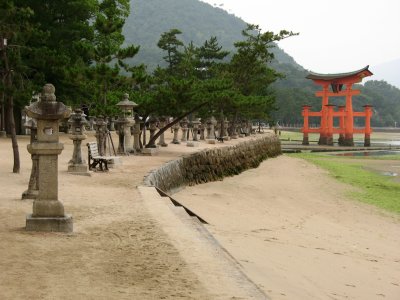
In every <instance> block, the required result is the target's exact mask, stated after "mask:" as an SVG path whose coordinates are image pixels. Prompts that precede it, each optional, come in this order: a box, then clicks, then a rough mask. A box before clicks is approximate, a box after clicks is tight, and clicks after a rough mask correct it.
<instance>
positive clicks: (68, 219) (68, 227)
mask: <svg viewBox="0 0 400 300" xmlns="http://www.w3.org/2000/svg"><path fill="white" fill-rule="evenodd" d="M26 230H27V231H50V232H72V231H73V221H72V216H70V215H65V216H64V217H53V218H49V217H47V218H46V217H32V215H27V216H26Z"/></svg>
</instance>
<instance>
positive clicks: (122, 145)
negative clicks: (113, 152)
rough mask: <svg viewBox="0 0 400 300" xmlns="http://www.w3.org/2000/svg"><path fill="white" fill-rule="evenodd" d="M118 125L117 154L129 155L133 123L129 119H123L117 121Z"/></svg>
mask: <svg viewBox="0 0 400 300" xmlns="http://www.w3.org/2000/svg"><path fill="white" fill-rule="evenodd" d="M116 123H117V124H118V150H117V153H118V154H120V155H129V152H130V150H132V146H131V147H129V146H130V145H129V143H130V141H131V139H130V138H129V137H130V136H131V127H132V123H131V122H130V120H129V119H128V118H125V117H121V118H119V119H118V121H116Z"/></svg>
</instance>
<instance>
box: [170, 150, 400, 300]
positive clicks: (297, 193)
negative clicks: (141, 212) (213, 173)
mask: <svg viewBox="0 0 400 300" xmlns="http://www.w3.org/2000/svg"><path fill="white" fill-rule="evenodd" d="M348 189H349V187H348V186H345V185H343V184H340V183H338V182H336V181H335V180H333V179H332V178H330V177H329V176H328V175H327V173H326V172H325V171H323V170H321V169H319V168H317V167H315V166H313V165H311V164H309V163H307V162H305V161H303V160H300V159H295V158H290V157H287V156H281V157H278V158H275V159H270V160H267V161H265V162H264V163H262V164H261V166H260V167H259V168H257V169H254V170H249V171H246V172H244V173H242V174H241V175H239V176H235V177H231V178H226V179H224V181H222V182H214V183H207V184H204V185H199V186H195V187H190V188H186V189H185V190H183V191H181V192H179V193H177V194H175V195H174V197H175V198H176V199H177V200H179V201H180V202H182V203H184V204H185V205H187V206H188V207H189V208H190V209H192V210H194V211H195V212H196V213H198V214H199V215H200V216H201V217H203V218H204V219H206V220H207V221H208V222H209V223H210V225H209V226H208V229H209V230H210V231H211V232H212V233H213V234H214V235H215V236H216V238H217V239H218V240H219V241H220V242H221V244H222V245H223V246H224V247H225V248H226V249H227V250H228V251H229V252H230V253H231V254H232V255H233V256H234V257H235V258H236V259H237V260H238V261H239V262H240V263H241V264H242V266H243V268H244V270H245V272H246V273H247V275H248V276H249V277H250V278H251V279H252V280H253V281H254V282H255V283H256V284H258V285H259V286H260V287H262V289H263V290H264V291H265V292H266V293H267V294H268V295H270V296H271V298H272V299H393V300H396V299H400V250H399V249H400V221H399V218H398V217H396V216H391V215H388V214H386V213H383V212H381V211H379V210H378V209H375V208H373V207H370V206H367V205H364V204H361V203H358V202H354V201H352V200H349V199H346V198H345V196H344V192H345V191H346V190H348Z"/></svg>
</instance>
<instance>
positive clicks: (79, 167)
mask: <svg viewBox="0 0 400 300" xmlns="http://www.w3.org/2000/svg"><path fill="white" fill-rule="evenodd" d="M68 123H69V124H70V125H71V134H70V136H69V138H70V139H71V140H72V141H73V143H74V152H73V154H72V159H71V160H70V161H69V162H68V172H69V173H72V174H79V175H90V174H89V173H88V166H87V164H86V161H85V160H84V159H83V158H82V149H81V144H82V141H83V140H85V139H86V138H87V136H86V135H85V134H84V126H85V125H87V124H88V121H87V120H86V118H85V114H84V113H83V111H82V110H81V109H75V111H74V113H73V114H72V115H71V118H70V119H69V120H68Z"/></svg>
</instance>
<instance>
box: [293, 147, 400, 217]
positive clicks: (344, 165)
mask: <svg viewBox="0 0 400 300" xmlns="http://www.w3.org/2000/svg"><path fill="white" fill-rule="evenodd" d="M290 156H293V157H298V158H303V159H305V160H307V161H309V162H311V163H313V164H316V165H317V166H320V167H321V168H324V169H326V170H328V171H329V173H330V174H331V175H332V176H333V177H334V178H336V179H337V180H339V181H341V182H344V183H347V184H350V185H352V186H354V187H357V192H351V193H350V195H349V196H350V197H352V198H353V199H356V200H359V201H362V202H365V203H369V204H372V205H375V206H377V207H380V208H383V209H385V210H387V211H390V212H395V213H398V214H400V184H399V183H396V182H394V181H393V180H391V178H390V177H387V176H384V175H380V174H377V173H374V172H372V171H367V170H365V169H364V168H363V166H362V164H361V163H360V162H357V160H353V159H349V160H348V162H347V159H346V160H341V161H338V160H337V158H336V157H329V156H327V155H323V154H314V153H299V154H290ZM374 159H376V158H374ZM397 159H398V158H397Z"/></svg>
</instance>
